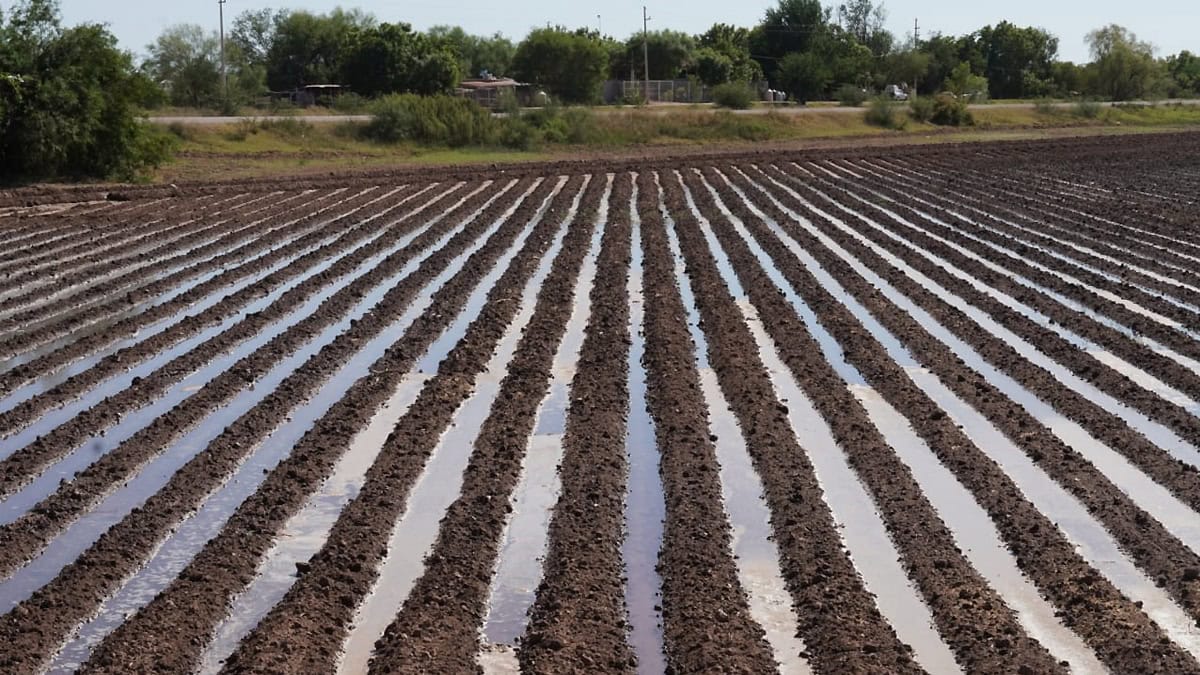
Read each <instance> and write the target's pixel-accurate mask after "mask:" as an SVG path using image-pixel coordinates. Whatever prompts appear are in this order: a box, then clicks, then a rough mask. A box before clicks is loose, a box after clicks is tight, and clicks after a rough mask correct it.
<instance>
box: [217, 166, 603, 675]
mask: <svg viewBox="0 0 1200 675" xmlns="http://www.w3.org/2000/svg"><path fill="white" fill-rule="evenodd" d="M554 183H555V185H554V186H553V190H552V191H551V192H550V193H549V194H546V193H543V194H541V195H539V197H538V200H537V202H538V203H537V204H536V205H534V207H535V208H536V212H532V213H531V212H530V210H526V211H525V212H524V213H522V214H520V215H519V216H518V217H517V218H515V219H510V220H509V222H508V223H506V225H505V229H506V231H507V235H506V237H505V238H506V239H507V241H506V244H511V243H512V241H513V239H517V240H518V241H517V243H516V247H517V249H519V251H518V252H515V255H514V254H510V255H509V256H506V259H505V260H501V261H499V262H497V261H496V259H495V258H494V257H493V258H491V260H489V261H488V263H489V264H492V268H491V271H490V272H488V273H487V274H486V275H485V274H483V273H482V271H481V270H474V271H470V270H465V271H464V273H462V274H460V275H458V276H457V277H456V278H455V280H454V281H452V282H451V285H450V286H448V287H447V288H446V289H444V292H443V293H441V294H440V295H443V296H447V298H448V299H449V300H450V302H449V303H448V304H446V305H444V306H445V307H446V308H447V309H449V310H456V309H457V308H459V307H462V306H463V305H462V303H463V301H464V300H467V298H466V297H465V296H466V295H467V292H468V291H471V290H472V288H477V289H486V293H487V294H486V297H485V299H484V300H483V304H482V305H480V306H479V308H478V311H477V312H468V313H467V314H464V315H463V316H462V317H461V319H462V321H460V322H456V323H455V328H454V329H453V330H454V332H455V333H456V334H457V330H458V326H460V325H464V324H465V325H466V326H467V327H466V328H465V331H464V332H463V333H462V334H460V335H459V336H458V339H457V341H456V343H455V345H454V348H453V349H452V350H451V351H450V352H449V354H448V355H447V356H446V357H445V358H444V359H443V360H442V361H441V363H440V364H437V372H438V374H437V375H436V376H435V377H433V378H432V379H430V380H429V381H428V382H427V383H426V384H425V386H424V387H423V389H422V391H421V393H420V394H419V395H418V396H417V398H416V400H415V401H414V402H413V403H412V405H411V406H409V408H408V410H407V411H406V413H405V414H404V416H403V417H401V418H400V420H399V421H398V423H397V425H396V426H395V428H394V430H393V433H392V434H391V435H390V436H389V437H388V439H387V441H386V442H385V444H384V447H383V448H382V450H381V451H380V452H379V453H378V455H377V457H376V460H375V463H374V464H373V465H372V466H371V467H370V469H368V470H367V472H366V475H365V478H364V481H363V483H362V488H361V490H359V492H358V494H357V495H356V496H355V498H354V499H352V500H350V501H349V502H348V503H347V504H346V506H345V508H343V509H342V511H341V513H340V515H339V516H338V519H337V521H336V522H335V523H334V525H333V527H332V528H331V529H330V532H329V535H328V538H327V539H326V541H325V544H324V545H323V547H322V548H321V550H320V551H319V552H318V553H317V554H316V555H315V556H314V557H313V558H312V559H311V560H310V561H308V562H307V563H304V565H303V570H304V571H303V574H302V575H300V576H299V578H298V579H297V580H296V582H295V584H294V585H292V587H291V588H290V589H289V590H288V592H287V594H286V595H284V597H283V599H282V600H281V601H280V602H279V603H278V604H277V605H276V606H275V607H274V608H272V609H271V611H270V612H269V613H268V614H267V615H266V616H265V617H264V618H263V620H262V621H261V622H259V624H258V625H257V627H256V628H255V629H254V630H253V631H252V632H251V633H250V634H249V635H248V637H247V638H246V639H245V640H244V641H242V643H241V644H240V646H239V648H238V650H237V651H236V652H235V653H234V654H233V655H232V656H231V657H230V658H229V659H228V660H227V662H226V665H225V670H233V671H242V670H248V671H259V670H262V669H267V670H275V669H282V670H285V671H293V672H300V671H303V672H331V671H332V670H333V669H334V667H335V664H336V660H337V657H338V654H339V650H340V647H341V645H342V643H343V641H344V639H345V637H346V634H347V631H348V630H349V628H350V624H351V621H352V619H353V615H354V610H355V608H356V607H358V606H360V604H361V603H362V600H363V598H365V597H367V595H368V593H369V592H370V590H371V588H372V585H373V582H374V579H375V577H376V574H378V573H379V571H378V569H377V568H378V565H379V563H380V561H382V560H383V559H385V558H386V557H387V546H388V540H389V535H390V533H391V531H392V529H393V525H394V523H395V522H396V519H397V517H398V516H399V513H400V512H401V511H402V510H403V509H404V508H405V502H406V500H407V499H408V495H409V494H410V491H411V490H412V489H413V481H415V480H416V478H417V476H418V475H420V473H421V469H422V467H424V466H425V464H426V461H427V460H428V459H429V457H430V454H431V453H433V451H434V450H435V449H436V448H437V447H438V445H439V443H438V441H439V439H440V438H441V436H442V433H443V432H444V431H445V430H446V428H447V426H448V425H449V424H450V422H451V421H452V420H453V419H455V418H456V416H457V414H458V411H459V410H460V408H461V406H462V405H463V404H464V403H465V402H466V401H467V400H468V399H470V398H471V392H472V389H473V388H475V387H481V388H484V389H491V390H492V394H491V395H492V396H494V387H495V384H494V383H492V382H491V381H490V380H489V381H486V382H483V383H481V382H478V381H477V380H478V378H479V376H480V373H481V372H482V371H483V370H484V368H485V367H487V366H488V362H489V361H491V360H492V357H493V353H494V350H495V348H496V345H497V344H498V343H499V341H500V340H501V338H502V336H503V335H504V334H506V327H507V326H508V325H509V324H510V322H511V321H512V320H513V319H514V317H518V312H519V311H521V306H520V304H521V303H520V298H521V297H522V295H524V291H523V289H526V288H528V287H529V286H530V280H531V279H534V278H535V276H536V275H537V272H538V270H539V269H544V268H546V267H548V265H549V258H547V257H546V256H547V253H548V252H549V251H552V250H554V249H555V248H557V246H560V245H561V237H562V235H563V234H565V230H563V228H562V223H563V220H564V219H565V218H567V217H568V216H569V214H570V212H571V204H574V203H577V200H578V198H579V190H580V189H581V186H582V184H583V179H581V178H579V177H576V178H572V179H567V178H565V177H562V178H559V179H558V180H556V181H554ZM556 242H557V243H556ZM543 260H544V262H543ZM472 272H473V273H472ZM497 275H498V276H499V279H498V280H497ZM480 276H482V277H483V279H482V281H481V280H480ZM489 284H490V285H489ZM448 294H454V295H448ZM474 295H475V294H474V293H473V297H474ZM456 296H457V297H456ZM442 306H443V304H442V303H441V302H439V303H435V307H442ZM443 311H446V310H443ZM453 318H454V316H453V315H451V316H447V317H445V320H444V322H442V321H439V324H440V325H438V326H437V328H436V332H433V333H432V334H431V335H429V336H428V337H427V338H425V339H423V340H422V341H421V342H419V343H417V348H416V349H411V350H410V349H404V350H403V351H399V352H398V353H397V357H396V358H398V359H401V360H400V361H399V362H398V363H397V364H396V365H395V367H396V368H401V369H403V370H407V369H409V368H411V367H412V366H413V365H414V364H416V363H417V356H418V355H419V354H421V353H423V352H424V351H425V349H426V348H427V347H428V345H429V344H430V342H431V341H432V340H433V338H434V337H437V336H438V335H441V334H442V333H443V332H444V331H445V329H446V328H447V325H448V324H449V322H450V320H451V319H453ZM497 319H498V320H497ZM418 337H419V336H418ZM438 355H439V356H440V354H438ZM420 363H421V364H422V365H421V369H422V370H427V366H432V365H433V364H428V362H427V359H425V358H422V359H421V361H420ZM462 368H465V370H461V369H462ZM488 404H490V401H488ZM485 410H486V408H485ZM475 428H477V427H476V425H474V424H466V425H459V426H456V427H455V428H454V430H452V431H451V433H452V434H453V433H456V434H458V435H459V436H464V435H467V434H470V433H471V432H472V430H473V429H475ZM463 444H466V446H467V447H469V446H470V437H469V436H466V437H463V438H459V439H458V440H457V441H456V442H455V443H454V446H453V448H452V449H453V450H454V451H455V452H460V451H462V450H461V448H460V447H459V446H461V445H463ZM447 492H449V493H450V494H449V495H448V497H447V498H448V499H452V498H453V496H454V494H455V493H456V491H455V490H454V489H453V487H452V486H447ZM435 523H436V517H435V518H434V521H433V522H430V523H428V524H427V525H428V526H429V527H436V524H435ZM414 545H415V546H417V547H420V546H421V545H420V544H414ZM314 608H316V611H318V612H319V613H320V614H321V616H322V617H323V618H324V620H325V621H326V622H327V623H325V624H324V625H321V626H318V625H314V624H311V623H309V622H308V621H307V620H306V619H304V617H305V616H308V615H310V614H311V613H312V612H313V611H314ZM392 615H394V608H392V610H391V611H389V612H388V613H387V615H386V618H384V619H383V620H382V621H381V622H379V623H377V624H376V625H377V626H378V632H376V633H375V636H372V638H371V640H369V641H368V644H369V643H370V642H372V641H373V640H374V637H377V636H378V635H379V634H380V633H382V631H383V628H384V627H385V626H386V623H387V621H388V620H389V619H390V617H391V616H392ZM283 643H286V644H287V645H288V648H287V649H286V650H284V652H282V653H281V652H280V651H279V650H277V649H276V648H275V647H276V646H277V645H279V644H283ZM365 663H366V659H365V658H364V659H363V664H364V668H365Z"/></svg>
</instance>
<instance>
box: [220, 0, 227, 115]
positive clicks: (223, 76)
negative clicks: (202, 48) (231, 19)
mask: <svg viewBox="0 0 1200 675" xmlns="http://www.w3.org/2000/svg"><path fill="white" fill-rule="evenodd" d="M225 2H226V0H217V7H218V11H219V12H220V14H221V86H222V88H223V89H224V90H225V102H226V103H228V102H229V71H228V70H227V69H226V68H225Z"/></svg>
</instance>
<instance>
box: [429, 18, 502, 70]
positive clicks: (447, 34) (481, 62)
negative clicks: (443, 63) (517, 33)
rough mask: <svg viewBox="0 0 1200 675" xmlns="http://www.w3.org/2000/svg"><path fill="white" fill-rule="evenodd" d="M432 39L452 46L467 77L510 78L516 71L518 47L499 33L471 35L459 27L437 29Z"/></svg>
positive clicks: (431, 34) (433, 32)
mask: <svg viewBox="0 0 1200 675" xmlns="http://www.w3.org/2000/svg"><path fill="white" fill-rule="evenodd" d="M429 37H430V38H431V39H433V40H435V41H437V42H441V43H444V44H446V45H448V46H449V47H450V48H451V49H453V50H454V52H455V53H456V54H457V55H458V62H459V70H460V71H461V72H462V74H463V75H464V76H465V77H481V76H482V75H483V73H488V74H490V75H495V76H497V77H501V76H506V75H508V74H509V71H510V70H511V69H512V60H513V54H515V53H516V51H517V48H516V45H514V44H513V43H512V40H509V39H508V38H506V37H504V36H503V35H501V34H500V33H496V34H495V35H492V36H491V37H482V36H478V35H471V34H469V33H467V32H466V31H464V30H463V29H462V28H460V27H458V26H434V27H433V28H430V29H429Z"/></svg>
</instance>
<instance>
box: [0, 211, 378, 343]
mask: <svg viewBox="0 0 1200 675" xmlns="http://www.w3.org/2000/svg"><path fill="white" fill-rule="evenodd" d="M362 194H365V193H360V196H361V195H362ZM251 213H253V212H251ZM185 215H186V214H185ZM184 222H185V223H186V224H183V225H179V226H178V227H176V228H172V230H173V231H168V232H166V233H164V234H161V235H158V236H152V237H148V239H150V242H149V244H148V245H146V246H144V247H142V248H137V247H136V246H135V247H132V249H131V250H130V251H128V252H125V251H121V252H118V253H116V254H113V255H110V256H109V257H108V258H103V257H102V258H100V260H99V261H98V262H97V263H96V264H95V265H92V266H87V265H84V266H81V267H77V266H74V265H72V264H71V263H63V264H61V265H58V264H56V265H55V267H53V268H50V269H47V270H41V271H39V272H34V273H32V277H33V281H31V282H30V283H28V284H26V285H23V286H20V287H17V288H15V289H12V290H11V291H10V292H7V293H6V294H5V295H4V296H3V299H0V326H4V327H9V326H12V325H14V324H16V325H19V324H17V322H18V321H19V319H20V318H22V317H28V316H31V315H33V314H34V313H35V312H36V313H39V314H42V315H51V314H53V313H55V312H56V311H57V308H61V307H63V306H64V305H68V304H70V303H75V302H78V301H79V300H80V298H81V297H85V298H86V297H89V296H94V295H95V294H96V293H97V291H103V292H104V293H116V292H120V291H122V290H125V289H126V288H127V287H128V286H129V280H136V279H139V278H141V277H143V276H147V275H153V274H157V273H158V272H159V270H163V269H168V270H169V269H172V266H177V265H178V264H179V261H181V260H183V261H186V260H188V259H190V258H193V257H196V256H197V255H198V254H199V255H204V254H206V253H208V252H209V251H211V250H214V249H215V250H218V251H219V250H221V249H222V248H223V247H230V246H228V242H231V241H232V242H238V241H244V240H245V239H246V238H248V237H250V236H252V235H253V234H254V230H253V227H252V226H250V225H247V224H246V223H245V222H244V221H243V220H241V219H239V218H236V217H234V216H229V217H225V218H221V219H219V220H215V221H212V220H207V219H193V220H188V221H184ZM126 253H127V255H124V254H126ZM127 258H128V259H127ZM42 280H49V283H46V284H40V283H39V282H40V281H42ZM27 286H28V287H29V288H28V290H26V287H27Z"/></svg>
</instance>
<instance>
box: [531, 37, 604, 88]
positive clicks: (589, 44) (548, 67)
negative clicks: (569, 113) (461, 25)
mask: <svg viewBox="0 0 1200 675" xmlns="http://www.w3.org/2000/svg"><path fill="white" fill-rule="evenodd" d="M512 67H513V75H514V76H515V77H517V78H518V79H520V80H523V81H525V82H531V83H533V84H536V85H538V86H540V87H544V88H545V89H546V91H548V92H549V93H550V94H551V95H553V96H554V97H555V98H557V99H559V100H562V101H565V102H567V103H591V102H593V101H595V100H597V99H598V98H599V97H600V87H601V85H603V83H604V78H605V75H606V74H607V71H608V52H607V51H606V50H605V48H604V44H603V43H602V42H601V41H600V40H595V39H592V38H591V37H589V36H588V35H585V34H580V33H577V32H574V31H568V30H566V29H563V28H538V29H535V30H533V31H532V32H531V33H529V36H528V37H526V38H525V40H523V41H522V42H521V44H520V45H518V46H517V51H516V54H514V55H513V63H512Z"/></svg>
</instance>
